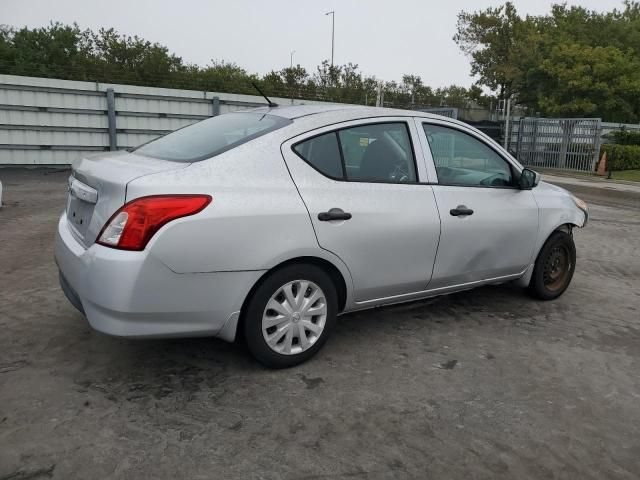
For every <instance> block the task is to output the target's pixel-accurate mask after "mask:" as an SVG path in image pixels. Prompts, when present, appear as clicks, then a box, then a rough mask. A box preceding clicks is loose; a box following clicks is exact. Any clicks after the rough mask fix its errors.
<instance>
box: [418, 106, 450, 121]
mask: <svg viewBox="0 0 640 480" xmlns="http://www.w3.org/2000/svg"><path fill="white" fill-rule="evenodd" d="M416 110H417V111H419V112H425V113H433V114H436V115H442V116H443V117H449V118H453V119H454V120H457V118H458V109H457V108H455V107H434V108H418V109H416Z"/></svg>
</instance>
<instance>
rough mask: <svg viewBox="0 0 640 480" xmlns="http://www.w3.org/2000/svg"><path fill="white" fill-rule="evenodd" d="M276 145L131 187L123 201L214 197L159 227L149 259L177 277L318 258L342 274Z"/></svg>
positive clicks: (271, 140)
mask: <svg viewBox="0 0 640 480" xmlns="http://www.w3.org/2000/svg"><path fill="white" fill-rule="evenodd" d="M280 144H281V137H280V136H277V137H276V136H274V135H267V136H265V137H261V138H258V139H256V140H254V141H252V142H249V143H247V144H244V145H241V146H240V147H237V148H235V149H233V150H230V151H228V152H225V153H223V154H221V155H218V156H216V157H213V158H211V159H208V160H204V161H201V162H198V163H194V164H192V165H190V166H189V167H188V168H185V169H183V170H178V171H172V172H166V173H159V174H155V175H149V176H146V177H143V178H140V179H138V180H135V181H133V182H131V183H130V184H129V187H128V189H127V201H129V200H131V199H134V198H138V197H141V196H145V195H154V194H162V193H202V194H209V195H211V196H212V197H213V201H212V202H211V204H210V205H209V206H208V207H207V208H206V209H205V210H203V211H202V212H200V213H199V214H197V215H194V216H192V217H186V218H182V219H179V220H176V221H174V222H171V223H169V224H167V225H165V226H164V227H163V228H162V229H161V230H160V231H159V232H158V233H157V234H156V235H155V236H154V238H153V239H152V240H151V242H150V244H149V246H148V247H147V248H149V249H150V250H151V253H152V254H154V255H156V256H158V257H159V258H160V260H161V261H162V262H163V263H165V264H166V265H167V266H168V267H169V268H170V269H171V270H173V271H174V272H178V273H194V272H220V271H241V270H268V269H270V268H272V267H274V266H276V265H278V264H279V263H281V262H284V261H286V260H289V259H292V258H296V257H301V256H316V257H320V258H324V259H326V260H328V261H330V262H331V263H333V264H334V265H336V267H338V269H339V270H340V271H341V272H343V275H345V274H347V269H346V266H344V265H343V264H341V263H340V260H339V259H337V257H336V258H327V257H332V255H331V254H329V253H328V252H325V251H324V250H322V249H321V248H320V247H319V246H318V242H317V239H316V236H315V233H314V230H313V227H312V225H311V221H310V219H309V214H308V212H307V209H306V207H305V205H304V203H303V202H302V199H301V198H300V195H299V193H298V191H297V189H296V187H295V185H294V183H293V180H292V179H291V177H290V175H289V172H288V171H287V169H286V165H285V162H284V159H283V158H282V155H281V153H280ZM345 278H348V277H346V276H345Z"/></svg>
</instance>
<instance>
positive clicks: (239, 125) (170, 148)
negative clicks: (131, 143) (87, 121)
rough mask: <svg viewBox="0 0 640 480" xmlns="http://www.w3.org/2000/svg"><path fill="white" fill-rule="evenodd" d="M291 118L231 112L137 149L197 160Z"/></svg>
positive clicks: (153, 154) (165, 157) (176, 159)
mask: <svg viewBox="0 0 640 480" xmlns="http://www.w3.org/2000/svg"><path fill="white" fill-rule="evenodd" d="M290 123H291V120H289V119H286V118H283V117H278V116H276V115H267V114H265V113H253V112H246V113H228V114H225V115H218V116H216V117H211V118H208V119H206V120H202V121H201V122H198V123H194V124H193V125H189V126H188V127H184V128H181V129H180V130H176V131H175V132H172V133H169V134H168V135H165V136H163V137H160V138H158V139H156V140H152V141H151V142H149V143H145V144H144V145H141V146H140V147H138V148H137V149H135V152H136V153H139V154H141V155H146V156H149V157H155V158H161V159H163V160H171V161H174V162H197V161H200V160H204V159H206V158H210V157H213V156H215V155H218V154H220V153H222V152H225V151H227V150H230V149H232V148H235V147H237V146H238V145H242V144H243V143H246V142H248V141H250V140H253V139H254V138H257V137H260V136H262V135H264V134H266V133H268V132H271V131H273V130H276V129H278V128H281V127H284V126H285V125H288V124H290Z"/></svg>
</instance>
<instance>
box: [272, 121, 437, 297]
mask: <svg viewBox="0 0 640 480" xmlns="http://www.w3.org/2000/svg"><path fill="white" fill-rule="evenodd" d="M378 120H379V121H384V122H405V123H407V124H408V126H409V127H410V133H411V135H412V137H413V142H414V143H416V141H417V136H416V132H415V125H414V124H413V122H412V121H411V119H407V118H406V117H382V118H380V119H378ZM363 123H365V124H366V123H371V120H358V121H355V122H354V121H351V122H344V123H338V124H334V125H332V126H331V127H325V128H320V129H318V130H315V131H314V132H313V135H317V134H320V133H324V132H326V131H331V130H334V129H336V128H347V127H353V126H356V125H360V124H363ZM308 136H309V134H303V135H300V136H297V137H294V138H293V139H291V140H289V141H287V142H285V143H284V144H283V145H282V154H283V156H284V159H285V161H286V162H287V166H288V167H289V171H290V172H291V176H292V178H293V180H294V182H295V183H296V185H297V187H298V190H299V191H300V196H301V197H302V198H303V200H304V202H305V204H306V207H307V209H308V210H309V215H310V217H311V222H312V224H313V227H314V229H315V232H316V235H317V237H318V243H319V244H320V246H321V247H322V248H324V249H326V250H329V251H331V252H333V253H334V254H336V255H337V256H338V257H340V258H341V259H342V260H343V261H344V263H345V264H346V265H347V266H348V268H349V271H350V272H351V276H352V279H353V284H354V289H355V292H354V299H355V301H356V302H361V301H367V300H371V299H374V298H381V297H388V296H393V295H400V294H405V293H409V292H415V291H418V290H424V289H425V288H426V287H427V284H428V283H429V280H430V279H431V273H432V270H433V262H434V260H435V256H436V250H437V248H438V240H439V236H440V217H439V215H438V209H437V207H436V204H435V199H434V196H433V191H432V188H431V186H429V185H420V184H413V185H412V184H391V183H368V182H367V183H359V182H341V181H335V180H331V179H329V178H327V177H325V176H324V175H322V174H321V173H319V172H318V171H316V170H315V169H313V168H312V167H311V166H309V165H308V164H307V163H306V162H305V161H304V160H302V159H301V158H300V157H299V156H298V155H296V154H295V153H294V152H293V150H292V146H293V144H295V143H297V142H298V141H301V140H303V139H305V138H307V137H308ZM420 163H422V165H424V163H423V162H420ZM418 175H419V178H424V176H425V175H426V172H425V171H424V168H422V169H419V171H418ZM331 208H341V209H343V210H344V211H345V212H349V213H351V214H352V215H353V218H352V219H351V220H348V221H331V222H322V221H320V220H318V214H319V213H320V212H324V211H328V210H330V209H331ZM398 232H403V235H398Z"/></svg>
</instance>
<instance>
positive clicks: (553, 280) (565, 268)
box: [543, 245, 571, 292]
mask: <svg viewBox="0 0 640 480" xmlns="http://www.w3.org/2000/svg"><path fill="white" fill-rule="evenodd" d="M570 258H571V257H570V256H569V249H568V248H567V247H566V246H564V245H556V246H555V247H553V248H552V249H551V251H550V252H549V255H548V256H547V259H546V261H545V262H544V273H543V282H544V286H545V287H546V288H547V289H548V290H550V291H552V292H555V291H558V290H560V289H562V287H564V285H565V283H566V281H567V278H568V277H569V271H570V270H571V259H570Z"/></svg>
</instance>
